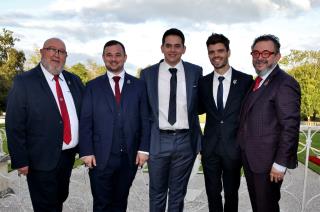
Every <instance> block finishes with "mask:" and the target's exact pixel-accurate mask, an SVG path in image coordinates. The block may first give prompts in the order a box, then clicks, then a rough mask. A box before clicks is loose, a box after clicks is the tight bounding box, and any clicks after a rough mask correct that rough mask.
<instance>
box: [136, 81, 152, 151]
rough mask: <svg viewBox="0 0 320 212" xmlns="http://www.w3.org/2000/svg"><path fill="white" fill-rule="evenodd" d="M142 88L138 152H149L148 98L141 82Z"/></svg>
mask: <svg viewBox="0 0 320 212" xmlns="http://www.w3.org/2000/svg"><path fill="white" fill-rule="evenodd" d="M142 84H143V86H142V87H143V88H142V92H141V101H140V110H141V114H140V122H141V125H140V126H141V129H140V130H141V138H140V140H141V142H140V146H139V151H145V152H149V147H150V118H149V105H148V96H147V89H146V86H145V83H144V82H143V83H142Z"/></svg>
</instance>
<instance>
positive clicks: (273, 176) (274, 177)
mask: <svg viewBox="0 0 320 212" xmlns="http://www.w3.org/2000/svg"><path fill="white" fill-rule="evenodd" d="M283 178H284V172H280V171H278V170H277V169H275V168H274V167H272V169H271V171H270V181H271V182H275V183H277V182H280V181H282V180H283Z"/></svg>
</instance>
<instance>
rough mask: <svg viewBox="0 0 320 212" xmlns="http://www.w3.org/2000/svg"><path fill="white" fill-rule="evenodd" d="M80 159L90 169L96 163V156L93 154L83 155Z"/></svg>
mask: <svg viewBox="0 0 320 212" xmlns="http://www.w3.org/2000/svg"><path fill="white" fill-rule="evenodd" d="M81 160H82V161H83V162H84V165H85V166H86V167H89V168H90V169H92V168H93V167H94V166H96V165H97V163H96V157H95V156H94V155H88V156H83V157H82V158H81Z"/></svg>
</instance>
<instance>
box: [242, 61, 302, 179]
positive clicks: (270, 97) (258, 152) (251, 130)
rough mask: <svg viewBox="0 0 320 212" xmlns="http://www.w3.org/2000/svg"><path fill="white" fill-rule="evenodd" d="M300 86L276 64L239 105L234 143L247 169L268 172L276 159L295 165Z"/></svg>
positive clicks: (284, 163) (289, 166) (291, 166)
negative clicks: (238, 123) (260, 83)
mask: <svg viewBox="0 0 320 212" xmlns="http://www.w3.org/2000/svg"><path fill="white" fill-rule="evenodd" d="M300 98H301V93H300V86H299V84H298V82H297V81H296V80H295V79H294V78H293V77H292V76H290V75H289V74H287V73H286V72H284V71H283V70H281V69H280V68H279V66H278V65H277V66H276V67H275V68H274V70H273V71H272V72H271V73H270V75H269V76H268V77H267V79H266V80H265V81H264V82H263V84H262V85H261V86H260V88H259V89H258V90H256V91H255V92H252V88H251V89H250V91H249V92H248V94H247V96H246V98H245V101H244V104H243V107H242V109H241V118H240V128H239V131H238V139H237V140H238V143H239V144H240V147H241V149H242V152H243V153H244V154H245V156H246V158H247V161H248V163H249V167H250V169H251V170H252V171H253V172H255V173H269V172H270V170H271V167H272V164H273V163H274V162H276V163H277V164H279V165H282V166H284V167H287V168H291V169H292V168H295V167H296V166H297V165H298V163H297V148H298V142H299V126H300Z"/></svg>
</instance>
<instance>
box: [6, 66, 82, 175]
mask: <svg viewBox="0 0 320 212" xmlns="http://www.w3.org/2000/svg"><path fill="white" fill-rule="evenodd" d="M62 74H63V76H64V78H65V80H66V81H67V85H68V87H69V89H70V92H71V94H72V97H73V101H74V104H75V107H76V110H77V115H78V117H79V115H80V105H81V96H82V91H83V84H82V82H81V80H80V78H79V77H78V76H76V75H74V74H71V73H69V72H67V71H62ZM58 107H59V106H58V105H57V103H56V101H55V98H54V95H53V93H52V91H51V89H50V87H49V85H48V82H47V80H46V78H45V76H44V74H43V72H42V70H41V67H40V64H39V65H38V66H36V67H35V68H33V69H31V70H30V71H27V72H24V73H22V74H20V75H18V76H16V77H15V79H14V83H13V87H12V89H11V91H10V93H9V96H8V103H7V110H6V132H7V139H8V148H9V152H10V156H11V165H12V168H14V169H15V168H21V167H24V166H29V167H31V168H33V169H37V170H43V171H49V170H52V169H54V168H55V167H56V165H57V163H58V161H59V158H60V154H61V151H62V144H63V122H62V117H61V115H60V111H59V108H58Z"/></svg>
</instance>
